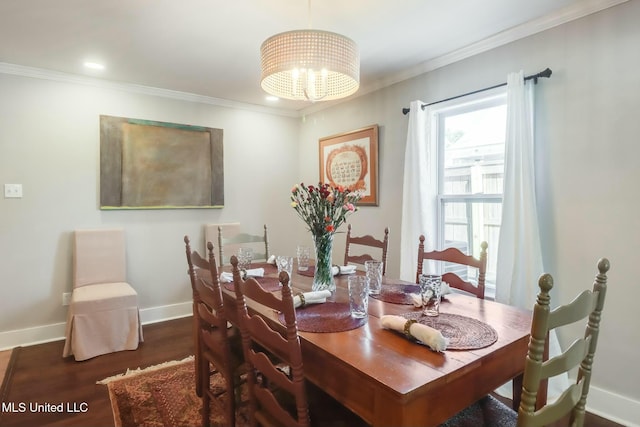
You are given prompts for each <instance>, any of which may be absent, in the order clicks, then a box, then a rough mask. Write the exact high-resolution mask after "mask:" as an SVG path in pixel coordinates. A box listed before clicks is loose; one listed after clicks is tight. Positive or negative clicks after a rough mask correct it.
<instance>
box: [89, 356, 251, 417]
mask: <svg viewBox="0 0 640 427" xmlns="http://www.w3.org/2000/svg"><path fill="white" fill-rule="evenodd" d="M98 384H106V385H107V388H108V389H109V398H110V399H111V408H112V410H113V419H114V423H115V426H116V427H163V426H166V427H169V426H171V427H174V426H175V427H178V426H184V427H187V426H194V427H196V426H201V425H202V415H201V414H202V412H201V411H202V400H201V399H200V398H199V397H198V396H197V395H196V391H195V371H194V361H193V356H191V357H188V358H186V359H183V360H179V361H171V362H166V363H163V364H161V365H156V366H151V367H148V368H145V369H140V368H138V369H136V370H127V372H126V373H124V374H121V375H116V376H113V377H109V378H106V379H104V380H102V381H99V382H98ZM211 384H212V387H213V388H214V390H216V395H217V396H218V398H217V399H214V400H212V402H211V419H210V425H211V426H212V427H218V426H219V427H223V426H225V427H226V423H225V422H224V415H223V414H224V413H223V408H224V400H225V399H226V398H227V393H226V392H224V384H225V383H224V380H223V379H222V376H221V375H220V374H218V373H216V374H214V375H213V376H212V377H211ZM243 394H245V393H243ZM246 411H247V406H246V405H241V406H240V408H239V409H238V411H237V412H238V413H237V415H236V418H237V419H236V425H237V426H244V425H248V421H247V420H248V418H247V414H246Z"/></svg>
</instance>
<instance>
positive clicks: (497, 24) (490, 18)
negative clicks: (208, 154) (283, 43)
mask: <svg viewBox="0 0 640 427" xmlns="http://www.w3.org/2000/svg"><path fill="white" fill-rule="evenodd" d="M622 1H626V0H482V1H479V0H449V1H442V0H315V1H312V2H311V9H310V13H309V10H308V1H306V0H225V1H222V0H1V1H0V63H4V65H5V66H6V65H8V64H14V65H20V66H24V67H35V68H41V69H46V70H52V71H56V72H63V73H70V74H74V75H83V76H91V77H97V78H100V79H107V80H109V81H112V82H118V83H127V84H135V85H142V86H150V87H156V88H162V89H169V90H173V91H180V92H186V93H191V94H197V95H201V96H206V97H211V98H217V99H221V100H228V101H234V102H238V103H247V104H256V105H262V106H269V107H276V108H283V109H290V110H301V109H304V108H307V107H309V103H305V102H293V101H284V100H280V101H278V103H277V104H274V103H272V102H271V103H270V102H267V101H266V100H265V93H264V92H263V91H262V89H261V88H260V83H259V80H260V63H259V49H260V45H261V44H262V42H263V41H264V40H265V39H266V38H267V37H269V36H271V35H273V34H276V33H279V32H282V31H288V30H294V29H304V28H309V26H310V27H311V28H314V29H322V30H327V31H334V32H337V33H341V34H343V35H345V36H347V37H350V38H351V39H353V40H354V41H356V43H357V44H358V46H359V49H360V57H361V67H360V68H361V76H360V80H361V84H360V90H359V92H358V93H356V95H354V96H358V95H359V94H362V93H366V92H370V91H372V90H374V89H377V88H379V87H383V86H386V85H388V84H391V83H394V82H397V81H400V80H403V79H406V78H409V77H413V76H414V75H417V74H420V73H422V72H425V71H428V70H429V69H433V68H436V67H437V66H441V65H445V64H446V63H449V62H452V61H454V60H456V59H461V58H462V57H465V56H469V55H471V54H474V53H478V52H480V51H482V50H486V49H489V48H492V47H495V46H498V45H500V44H503V43H507V42H509V41H512V40H515V39H517V38H520V37H524V36H527V35H529V34H532V33H535V32H537V31H541V30H544V29H546V28H549V27H552V26H554V25H558V24H561V23H563V22H566V21H568V20H571V19H575V18H577V17H580V16H584V15H586V14H588V13H592V12H595V11H597V10H600V9H603V8H606V7H610V6H612V5H614V4H618V3H621V2H622ZM309 24H310V25H309ZM85 61H94V62H101V63H104V64H105V66H106V69H105V70H103V71H100V72H98V71H90V70H87V69H85V68H84V67H83V63H84V62H85ZM0 65H3V64H0ZM5 68H6V67H5ZM527 71H537V70H527ZM213 101H215V100H213Z"/></svg>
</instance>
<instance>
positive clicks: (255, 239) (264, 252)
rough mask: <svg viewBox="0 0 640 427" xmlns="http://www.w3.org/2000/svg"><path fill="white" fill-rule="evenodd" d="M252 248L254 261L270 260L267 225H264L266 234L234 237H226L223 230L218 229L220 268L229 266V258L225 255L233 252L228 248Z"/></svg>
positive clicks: (244, 234) (242, 234)
mask: <svg viewBox="0 0 640 427" xmlns="http://www.w3.org/2000/svg"><path fill="white" fill-rule="evenodd" d="M246 245H248V246H250V247H252V248H253V249H254V253H253V259H254V260H259V261H266V260H268V259H269V237H268V233H267V224H265V225H264V232H263V233H262V234H247V233H238V234H235V235H233V236H225V235H224V232H223V228H222V227H221V226H219V227H218V252H219V259H220V266H223V265H228V264H229V256H228V255H225V253H229V252H232V251H229V250H227V248H229V247H231V248H235V249H238V248H239V247H240V246H246Z"/></svg>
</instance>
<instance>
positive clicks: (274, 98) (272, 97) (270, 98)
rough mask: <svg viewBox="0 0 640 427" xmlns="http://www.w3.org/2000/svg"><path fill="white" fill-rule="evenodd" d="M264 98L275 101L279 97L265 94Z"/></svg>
mask: <svg viewBox="0 0 640 427" xmlns="http://www.w3.org/2000/svg"><path fill="white" fill-rule="evenodd" d="M265 99H266V100H267V101H272V102H275V101H277V100H279V99H280V98H278V97H277V96H273V95H269V96H266V97H265Z"/></svg>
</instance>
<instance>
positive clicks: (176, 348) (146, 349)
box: [0, 317, 621, 427]
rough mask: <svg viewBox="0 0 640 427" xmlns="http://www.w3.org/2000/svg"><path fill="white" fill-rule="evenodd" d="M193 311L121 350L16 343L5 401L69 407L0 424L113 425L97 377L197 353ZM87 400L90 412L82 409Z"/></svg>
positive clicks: (593, 422) (14, 415)
mask: <svg viewBox="0 0 640 427" xmlns="http://www.w3.org/2000/svg"><path fill="white" fill-rule="evenodd" d="M191 331H192V330H191V317H186V318H182V319H176V320H170V321H167V322H162V323H156V324H152V325H146V326H144V339H145V342H144V343H142V344H140V347H139V348H138V350H136V351H121V352H118V353H112V354H107V355H103V356H99V357H96V358H93V359H90V360H87V361H84V362H76V361H74V360H73V358H66V359H63V358H62V356H61V355H62V349H63V347H64V342H63V341H57V342H52V343H46V344H39V345H35V346H31V347H18V348H16V349H14V353H16V354H14V355H13V357H14V358H15V363H14V364H13V366H11V363H10V365H9V369H10V370H12V372H7V374H8V377H7V378H8V379H9V380H8V381H7V382H6V383H3V385H2V389H0V390H1V393H2V395H1V396H0V397H1V400H2V402H3V405H6V404H7V403H9V404H13V405H14V408H15V410H19V405H20V404H21V403H23V404H26V405H27V408H28V405H29V403H31V402H33V403H40V404H46V403H49V404H53V405H57V404H60V403H63V406H65V408H64V409H65V410H64V411H63V412H61V413H58V412H41V413H33V412H30V411H29V410H28V409H27V411H26V412H10V411H7V410H6V408H4V407H3V409H4V410H3V411H2V412H0V426H3V427H14V426H42V427H46V426H51V427H57V426H94V427H100V426H113V425H114V423H113V415H112V413H111V403H110V402H109V394H108V392H107V387H106V386H104V385H99V384H96V381H99V380H101V379H104V378H106V377H109V376H111V375H116V374H120V373H123V372H125V371H126V370H127V369H128V368H133V369H135V368H137V367H147V366H151V365H156V364H158V363H162V362H166V361H168V360H177V359H182V358H184V357H186V356H189V355H191V354H193V352H194V348H193V340H192V336H191ZM83 403H86V404H87V410H86V412H70V411H67V410H66V409H67V408H66V405H67V404H68V405H69V409H70V410H74V408H75V409H76V410H78V411H80V410H81V409H82V408H83V406H82V404H83ZM585 426H589V427H621V426H620V425H619V424H616V423H613V422H611V421H608V420H605V419H603V418H600V417H597V416H595V415H592V414H587V419H586V422H585Z"/></svg>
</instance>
